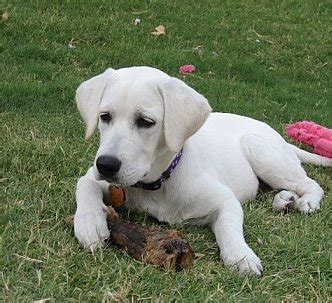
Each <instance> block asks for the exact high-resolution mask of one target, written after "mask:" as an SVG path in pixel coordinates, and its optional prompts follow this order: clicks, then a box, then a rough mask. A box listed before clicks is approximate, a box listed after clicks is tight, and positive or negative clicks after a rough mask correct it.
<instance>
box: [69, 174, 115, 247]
mask: <svg viewBox="0 0 332 303" xmlns="http://www.w3.org/2000/svg"><path fill="white" fill-rule="evenodd" d="M107 189H108V184H107V183H106V182H105V181H97V180H96V179H95V177H94V173H93V169H92V168H90V169H89V170H88V172H87V173H86V175H85V176H83V177H81V178H80V179H79V180H78V182H77V187H76V203H77V209H76V213H75V217H74V231H75V237H76V238H77V240H78V242H79V244H80V245H82V246H83V247H85V248H88V249H90V250H91V251H93V250H95V249H96V248H98V247H102V246H104V245H105V240H106V239H107V238H108V237H109V235H110V233H109V230H108V228H107V222H106V210H107V207H106V205H105V204H104V202H103V195H104V194H106V193H107Z"/></svg>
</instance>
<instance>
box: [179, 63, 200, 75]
mask: <svg viewBox="0 0 332 303" xmlns="http://www.w3.org/2000/svg"><path fill="white" fill-rule="evenodd" d="M194 71H196V67H195V66H194V65H192V64H187V65H182V66H180V68H179V72H180V73H182V74H185V73H193V72H194Z"/></svg>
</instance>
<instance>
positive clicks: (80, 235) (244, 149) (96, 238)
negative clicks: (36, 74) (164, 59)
mask: <svg viewBox="0 0 332 303" xmlns="http://www.w3.org/2000/svg"><path fill="white" fill-rule="evenodd" d="M76 99H77V105H78V109H79V111H80V113H81V115H82V117H83V119H84V120H85V121H86V124H87V136H91V134H92V133H93V131H94V129H95V127H96V126H97V124H98V125H99V131H100V146H99V150H98V152H97V155H96V159H97V157H98V156H100V155H112V156H114V157H117V158H118V159H120V160H121V162H122V165H121V168H120V171H119V172H118V174H117V175H116V177H115V178H114V179H113V180H108V181H109V182H111V183H117V184H121V185H123V186H127V189H128V195H129V206H130V207H131V208H133V209H135V210H137V211H142V212H144V211H147V212H148V213H149V214H151V215H152V216H154V217H156V218H157V219H158V220H160V221H165V222H169V223H171V224H172V223H180V222H182V221H186V220H190V221H192V222H193V223H195V224H209V225H210V226H211V227H212V230H213V232H214V233H215V236H216V240H217V242H218V245H219V247H220V253H221V258H222V260H223V261H224V263H225V264H227V265H233V266H236V267H237V268H238V270H239V272H241V273H243V272H249V273H255V274H257V275H260V274H261V271H262V265H261V262H260V260H259V258H258V257H257V256H256V255H255V253H254V252H253V251H252V250H251V249H250V247H249V246H248V245H247V243H246V241H245V239H244V235H243V228H242V224H243V212H242V207H241V203H242V202H244V201H245V200H249V199H253V198H255V196H256V194H257V190H258V178H260V179H261V180H263V181H264V182H266V183H267V184H269V185H270V186H271V187H272V188H274V189H284V191H283V192H281V193H279V194H277V195H276V197H275V199H274V203H273V206H274V208H275V209H276V210H283V209H285V207H287V206H292V207H294V208H295V209H297V210H299V211H300V212H303V213H310V212H314V211H315V210H317V209H319V204H320V200H321V198H322V196H323V191H322V189H321V188H320V186H319V185H318V184H317V183H316V182H315V181H314V180H312V179H310V178H309V177H307V175H306V173H305V171H304V170H303V168H302V167H301V161H300V160H302V161H304V162H305V161H306V159H309V158H310V159H311V161H316V162H317V161H318V160H320V161H321V163H324V164H325V165H327V166H331V162H332V161H331V160H329V159H326V158H323V157H319V156H315V157H312V156H309V155H308V153H306V154H303V153H301V152H300V151H299V150H298V149H294V148H293V147H292V146H291V145H289V144H287V143H286V142H285V140H284V139H283V138H282V137H281V136H280V135H279V134H278V133H277V132H276V131H274V130H273V129H272V128H271V127H269V126H268V125H266V124H264V123H262V122H259V121H256V120H253V119H250V118H247V117H241V116H237V115H233V114H223V113H213V114H210V115H209V113H210V110H211V109H210V106H209V105H208V102H207V101H206V99H205V98H204V97H203V96H202V95H200V94H198V93H197V92H196V91H194V90H193V89H192V88H190V87H188V86H187V85H186V84H185V83H183V82H182V81H180V80H178V79H175V78H171V77H169V76H168V75H166V74H165V73H163V72H161V71H159V70H157V69H153V68H149V67H132V68H124V69H119V70H111V69H109V70H107V71H106V72H105V73H103V74H101V75H99V76H97V77H94V78H92V79H90V80H88V81H86V82H84V83H83V84H81V85H80V87H79V88H78V90H77V98H76ZM101 112H110V113H111V115H112V121H111V122H110V123H109V124H107V123H106V124H105V123H103V122H101V121H99V122H98V114H99V113H101ZM141 114H143V115H144V116H147V117H148V118H152V119H153V120H155V121H156V125H155V126H153V127H151V128H148V129H139V128H137V127H136V126H135V119H136V117H137V115H141ZM208 116H209V117H208ZM204 122H205V123H204ZM182 146H183V156H182V158H181V160H180V162H179V164H178V166H177V167H176V169H175V170H174V172H173V173H172V175H171V177H170V179H168V180H167V181H166V182H165V183H164V184H163V186H162V188H161V189H160V190H158V191H148V190H144V189H137V188H132V187H130V185H132V184H134V183H136V182H137V181H144V182H152V181H155V180H156V179H158V178H159V177H160V175H161V173H162V172H163V171H164V170H165V169H166V167H167V166H168V165H169V163H170V162H171V160H172V159H173V158H174V156H175V155H176V153H177V152H178V151H179V150H180V149H181V147H182ZM108 184H109V183H108V182H106V181H102V180H101V176H100V175H99V173H98V170H97V169H96V167H95V165H94V166H93V167H91V168H90V169H89V171H88V173H87V174H86V175H85V176H84V177H82V178H81V179H80V180H79V182H78V185H77V192H76V197H77V211H76V215H75V236H76V237H77V239H78V241H79V243H80V244H81V245H83V246H85V247H87V248H90V249H91V250H94V249H95V248H96V247H99V246H102V245H103V244H104V241H103V240H104V239H106V238H107V237H108V236H109V231H108V229H107V225H106V219H105V212H104V210H105V205H104V203H103V194H104V195H105V194H107V188H108Z"/></svg>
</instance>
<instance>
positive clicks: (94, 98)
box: [76, 67, 211, 186]
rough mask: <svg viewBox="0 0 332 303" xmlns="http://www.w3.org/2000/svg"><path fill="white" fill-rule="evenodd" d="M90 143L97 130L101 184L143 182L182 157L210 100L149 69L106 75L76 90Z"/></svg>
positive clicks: (178, 81) (112, 72)
mask: <svg viewBox="0 0 332 303" xmlns="http://www.w3.org/2000/svg"><path fill="white" fill-rule="evenodd" d="M76 102H77V107H78V110H79V112H80V114H81V116H82V118H83V120H84V121H85V123H86V138H89V137H90V136H91V135H92V134H93V132H94V131H95V129H96V127H97V126H98V128H99V131H100V146H99V149H98V152H97V155H96V158H95V164H94V170H95V175H96V177H97V178H100V179H106V180H108V181H110V182H112V183H118V184H121V185H124V186H129V185H133V184H135V183H136V182H138V181H145V178H147V176H148V175H149V173H150V171H151V169H152V167H153V166H154V165H155V163H156V162H158V161H159V160H160V158H162V157H163V155H167V154H171V153H172V154H175V153H176V152H178V151H179V150H180V149H181V148H182V146H183V144H184V142H185V141H186V140H187V139H188V138H189V137H190V136H191V135H193V134H194V133H195V132H196V131H197V130H198V129H199V128H200V127H201V126H202V125H203V123H204V122H205V120H206V119H207V117H208V115H209V113H210V111H211V108H210V106H209V104H208V102H207V100H206V99H205V98H204V97H203V96H202V95H200V94H199V93H197V92H196V91H195V90H193V89H192V88H190V87H189V86H187V85H186V84H185V83H184V82H182V81H181V80H179V79H176V78H172V77H170V76H168V75H167V74H165V73H163V72H161V71H159V70H157V69H154V68H149V67H132V68H123V69H119V70H114V69H107V70H106V71H105V72H104V73H103V74H101V75H98V76H96V77H93V78H92V79H90V80H87V81H85V82H83V83H82V84H81V85H80V86H79V87H78V89H77V92H76Z"/></svg>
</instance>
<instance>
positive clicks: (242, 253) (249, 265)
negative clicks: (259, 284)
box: [221, 246, 263, 276]
mask: <svg viewBox="0 0 332 303" xmlns="http://www.w3.org/2000/svg"><path fill="white" fill-rule="evenodd" d="M221 257H222V260H223V262H224V264H225V265H228V266H232V267H235V268H236V269H237V270H238V272H239V273H240V274H248V275H251V274H255V275H258V276H260V275H261V274H262V272H263V266H262V264H261V261H260V259H259V258H258V257H257V256H256V254H255V253H254V252H253V251H252V249H251V248H250V247H249V246H246V247H243V248H240V247H238V248H236V249H232V250H230V251H227V252H225V253H223V254H222V256H221Z"/></svg>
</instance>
